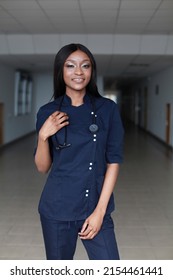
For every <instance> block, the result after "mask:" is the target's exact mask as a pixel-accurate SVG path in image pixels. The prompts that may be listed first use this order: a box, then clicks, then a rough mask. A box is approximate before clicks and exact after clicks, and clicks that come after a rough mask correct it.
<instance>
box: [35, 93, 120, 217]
mask: <svg viewBox="0 0 173 280" xmlns="http://www.w3.org/2000/svg"><path fill="white" fill-rule="evenodd" d="M61 100H62V97H59V98H57V99H56V100H54V101H53V102H50V103H48V104H46V105H44V106H42V107H41V108H40V109H39V111H38V114H37V124H36V130H37V132H39V129H40V128H41V126H42V125H43V123H44V122H45V120H46V119H47V118H48V117H49V116H50V115H51V114H52V113H53V112H55V111H58V110H61V111H62V112H66V113H67V114H68V116H69V122H70V124H69V125H68V127H67V143H70V144H71V146H70V147H68V148H64V149H61V150H57V149H56V147H57V145H58V143H60V144H63V143H64V140H65V128H62V129H61V130H59V131H58V132H57V133H56V134H55V135H53V136H52V137H50V138H49V145H50V152H51V155H52V167H51V170H50V172H49V174H48V178H47V181H46V184H45V186H44V189H43V192H42V195H41V198H40V203H39V212H40V214H42V215H43V216H45V217H47V218H51V219H56V220H61V221H74V220H82V219H86V218H87V217H88V216H89V215H90V214H91V213H92V212H93V211H94V209H95V207H96V205H97V203H98V200H99V196H100V193H101V190H102V185H103V181H104V175H105V172H106V168H107V163H121V162H122V159H123V156H122V153H123V134H124V130H123V126H122V122H121V118H120V114H119V110H118V106H117V104H116V103H115V102H113V101H112V100H110V99H107V98H104V97H97V98H94V100H95V101H94V102H95V115H96V124H97V125H98V127H99V130H98V131H97V133H91V132H90V131H89V126H90V125H91V124H92V123H93V106H92V103H91V98H90V97H89V95H88V94H86V95H85V97H84V103H83V104H82V105H80V106H78V107H75V106H72V105H71V99H70V98H69V97H68V96H67V95H65V96H64V99H63V102H62V104H61V108H59V106H60V103H61ZM113 210H114V197H113V194H112V195H111V198H110V201H109V204H108V207H107V212H106V213H107V214H110V213H111V212H112V211H113Z"/></svg>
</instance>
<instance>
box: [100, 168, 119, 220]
mask: <svg viewBox="0 0 173 280" xmlns="http://www.w3.org/2000/svg"><path fill="white" fill-rule="evenodd" d="M118 173H119V164H118V163H112V164H108V166H107V171H106V174H105V179H104V183H103V187H102V191H101V194H100V198H99V201H98V204H97V206H96V209H95V210H98V211H99V212H100V213H102V214H103V216H104V215H105V212H106V209H107V205H108V202H109V199H110V197H111V194H112V192H113V190H114V188H115V184H116V181H117V177H118Z"/></svg>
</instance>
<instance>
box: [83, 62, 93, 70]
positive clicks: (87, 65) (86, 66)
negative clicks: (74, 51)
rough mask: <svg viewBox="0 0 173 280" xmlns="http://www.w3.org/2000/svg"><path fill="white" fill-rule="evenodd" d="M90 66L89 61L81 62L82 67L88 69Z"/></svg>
mask: <svg viewBox="0 0 173 280" xmlns="http://www.w3.org/2000/svg"><path fill="white" fill-rule="evenodd" d="M90 66H91V65H90V64H89V63H86V64H83V65H82V67H83V68H85V69H89V68H90Z"/></svg>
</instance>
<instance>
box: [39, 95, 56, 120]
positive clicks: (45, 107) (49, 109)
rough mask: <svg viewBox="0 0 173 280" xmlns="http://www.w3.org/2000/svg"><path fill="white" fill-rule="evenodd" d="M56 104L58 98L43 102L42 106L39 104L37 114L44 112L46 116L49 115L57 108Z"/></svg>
mask: <svg viewBox="0 0 173 280" xmlns="http://www.w3.org/2000/svg"><path fill="white" fill-rule="evenodd" d="M58 104H59V98H58V99H56V100H54V101H51V102H48V103H46V104H44V105H43V106H41V107H40V108H39V110H38V113H37V114H38V116H39V115H42V114H45V115H46V116H49V115H51V114H52V113H53V112H55V111H57V110H58Z"/></svg>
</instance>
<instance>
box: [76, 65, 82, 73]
mask: <svg viewBox="0 0 173 280" xmlns="http://www.w3.org/2000/svg"><path fill="white" fill-rule="evenodd" d="M75 74H77V75H82V74H83V71H82V68H81V67H80V66H76V68H75Z"/></svg>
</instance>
